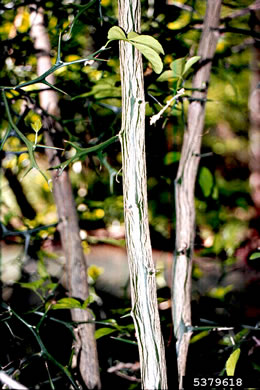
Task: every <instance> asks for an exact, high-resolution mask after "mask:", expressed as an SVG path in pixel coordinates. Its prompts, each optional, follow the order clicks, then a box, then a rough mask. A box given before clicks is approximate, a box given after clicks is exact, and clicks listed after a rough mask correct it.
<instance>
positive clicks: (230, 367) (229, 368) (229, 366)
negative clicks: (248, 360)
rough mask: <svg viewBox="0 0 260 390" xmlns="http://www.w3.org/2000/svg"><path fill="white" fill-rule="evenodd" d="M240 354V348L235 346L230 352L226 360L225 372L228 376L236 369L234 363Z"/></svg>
mask: <svg viewBox="0 0 260 390" xmlns="http://www.w3.org/2000/svg"><path fill="white" fill-rule="evenodd" d="M239 356H240V348H237V349H236V350H235V351H234V352H232V353H231V355H230V356H229V358H228V360H227V361H226V372H227V375H228V376H233V375H234V373H235V369H236V364H237V361H238V359H239Z"/></svg>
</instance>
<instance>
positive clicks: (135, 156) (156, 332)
mask: <svg viewBox="0 0 260 390" xmlns="http://www.w3.org/2000/svg"><path fill="white" fill-rule="evenodd" d="M118 6H119V26H120V27H122V28H123V29H124V30H125V31H126V32H127V33H128V32H129V31H132V30H133V31H135V32H140V24H141V7H140V0H119V1H118ZM120 71H121V83H122V128H121V131H120V142H121V146H122V165H123V193H124V214H125V227H126V245H127V255H128V263H129V270H130V280H131V298H132V317H133V320H134V324H135V329H136V335H137V341H138V348H139V355H140V366H141V377H142V387H143V388H144V389H149V390H152V389H167V377H166V363H165V351H164V344H163V339H162V334H161V329H160V318H159V312H158V303H157V296H156V275H155V272H156V271H155V266H154V262H153V259H152V248H151V242H150V234H149V223H148V206H147V188H146V160H145V97H144V81H143V65H142V56H141V53H140V52H139V51H138V50H136V49H135V48H134V47H133V46H132V45H131V44H129V43H127V42H123V41H121V42H120Z"/></svg>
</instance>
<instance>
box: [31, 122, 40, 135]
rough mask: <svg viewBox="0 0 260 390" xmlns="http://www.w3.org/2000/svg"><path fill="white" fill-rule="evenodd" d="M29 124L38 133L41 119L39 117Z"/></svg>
mask: <svg viewBox="0 0 260 390" xmlns="http://www.w3.org/2000/svg"><path fill="white" fill-rule="evenodd" d="M31 126H32V128H33V130H34V131H35V132H36V133H38V131H39V130H41V128H42V121H41V120H40V119H36V121H35V122H34V123H31Z"/></svg>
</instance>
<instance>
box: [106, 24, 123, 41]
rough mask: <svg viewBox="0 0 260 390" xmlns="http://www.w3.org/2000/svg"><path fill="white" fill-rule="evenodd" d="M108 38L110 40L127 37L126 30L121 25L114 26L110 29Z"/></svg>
mask: <svg viewBox="0 0 260 390" xmlns="http://www.w3.org/2000/svg"><path fill="white" fill-rule="evenodd" d="M107 38H108V39H109V40H110V41H113V40H117V39H126V35H125V32H124V30H123V29H122V28H121V27H118V26H113V27H111V28H110V29H109V30H108V34H107Z"/></svg>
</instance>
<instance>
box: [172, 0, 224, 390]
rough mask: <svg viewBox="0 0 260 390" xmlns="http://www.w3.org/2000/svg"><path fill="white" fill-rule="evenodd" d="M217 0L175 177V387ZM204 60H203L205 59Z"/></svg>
mask: <svg viewBox="0 0 260 390" xmlns="http://www.w3.org/2000/svg"><path fill="white" fill-rule="evenodd" d="M220 9H221V0H208V2H207V10H206V15H205V19H204V28H203V32H202V36H201V39H200V44H199V49H198V55H199V56H200V57H201V59H200V62H201V63H202V64H203V63H206V64H205V65H204V66H201V67H200V68H199V70H198V71H197V73H196V75H195V76H194V78H193V85H192V88H194V92H193V94H192V98H194V100H193V101H192V102H191V104H190V106H189V111H188V127H187V129H186V130H185V133H184V139H183V145H182V152H181V159H180V164H179V168H178V172H177V177H176V180H175V206H176V244H175V256H174V267H173V286H172V313H173V322H174V334H175V338H176V350H177V363H178V376H179V385H180V386H179V387H180V388H181V387H182V377H183V376H184V375H185V370H186V360H187V354H188V347H189V341H190V337H191V334H192V330H191V329H192V327H191V306H190V290H191V271H192V255H193V245H194V237H195V205H194V188H195V180H196V175H197V170H198V164H199V159H200V146H201V139H202V134H203V126H204V116H205V102H206V99H207V89H204V91H203V90H201V88H203V86H204V85H208V82H209V77H210V71H211V63H212V58H213V56H214V53H215V50H216V45H217V40H218V36H219V33H218V26H219V16H220ZM205 60H207V61H205Z"/></svg>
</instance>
